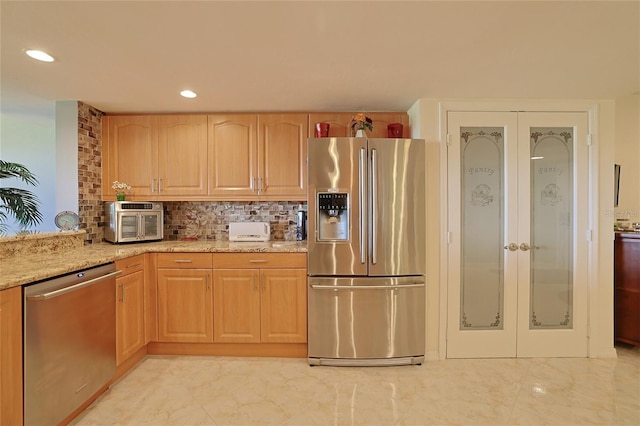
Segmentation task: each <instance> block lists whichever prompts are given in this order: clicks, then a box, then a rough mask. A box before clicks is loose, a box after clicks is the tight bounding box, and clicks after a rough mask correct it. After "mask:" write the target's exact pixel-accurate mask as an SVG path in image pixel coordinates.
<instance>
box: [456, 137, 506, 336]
mask: <svg viewBox="0 0 640 426" xmlns="http://www.w3.org/2000/svg"><path fill="white" fill-rule="evenodd" d="M460 133H461V134H460V136H461V141H460V145H461V156H462V158H461V163H462V167H461V171H462V176H461V181H462V194H461V195H462V200H461V206H462V260H461V261H462V283H461V290H460V305H461V309H460V329H461V330H464V329H476V330H482V329H500V330H501V329H502V328H503V321H502V319H503V318H504V298H503V295H504V267H503V256H504V249H503V245H504V244H503V240H504V237H503V228H504V223H503V210H504V207H503V200H504V194H503V185H502V181H503V174H504V173H503V167H502V165H503V163H504V154H503V153H504V149H503V134H504V129H503V128H497V127H495V128H492V127H477V128H473V127H462V128H461V129H460Z"/></svg>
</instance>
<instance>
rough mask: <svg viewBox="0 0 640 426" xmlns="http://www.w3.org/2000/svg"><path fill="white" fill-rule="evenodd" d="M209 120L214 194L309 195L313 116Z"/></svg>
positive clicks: (226, 196)
mask: <svg viewBox="0 0 640 426" xmlns="http://www.w3.org/2000/svg"><path fill="white" fill-rule="evenodd" d="M208 122H209V124H208V126H209V127H208V140H209V142H208V143H209V147H208V155H209V195H210V196H212V197H213V198H214V199H224V200H253V199H270V200H282V201H285V200H294V201H295V200H304V199H305V198H306V195H307V193H306V160H307V155H306V145H307V134H308V115H307V114H258V115H256V114H226V115H210V116H209V119H208Z"/></svg>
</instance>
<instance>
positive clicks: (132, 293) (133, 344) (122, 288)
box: [116, 270, 145, 365]
mask: <svg viewBox="0 0 640 426" xmlns="http://www.w3.org/2000/svg"><path fill="white" fill-rule="evenodd" d="M116 297H117V299H116V364H117V365H120V364H121V363H122V362H123V361H125V360H126V359H127V358H129V357H130V356H131V355H133V354H135V353H136V352H137V351H138V350H139V349H140V348H142V347H143V346H144V345H145V321H144V271H142V270H141V271H137V272H133V273H131V274H128V275H125V276H123V277H121V278H118V279H117V280H116Z"/></svg>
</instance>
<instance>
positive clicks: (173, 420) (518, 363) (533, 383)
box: [73, 346, 640, 425]
mask: <svg viewBox="0 0 640 426" xmlns="http://www.w3.org/2000/svg"><path fill="white" fill-rule="evenodd" d="M73 424H75V425H114V424H119V425H144V424H147V425H427V424H436V425H452V424H455V425H462V424H464V425H501V424H502V425H521V424H528V425H542V424H545V425H588V424H596V425H613V424H615V425H639V424H640V348H632V347H630V346H626V347H618V358H617V359H566V358H565V359H563V358H554V359H485V360H479V359H472V360H443V361H429V362H427V363H425V364H424V365H422V366H403V367H363V368H361V367H324V366H323V367H309V366H308V365H307V364H306V360H304V359H284V358H230V357H186V356H149V357H147V358H146V359H144V360H143V361H142V362H141V363H140V364H139V365H138V366H137V367H136V368H135V369H134V370H133V371H131V372H130V373H129V374H128V375H126V376H125V377H123V378H122V379H121V380H120V381H118V382H117V383H116V384H114V386H112V387H111V389H110V390H109V391H107V392H106V393H105V394H103V395H102V396H101V397H100V398H98V400H96V402H94V404H92V405H91V406H90V407H89V408H87V410H85V411H84V412H83V413H82V414H81V415H80V416H79V417H77V418H76V419H75V420H74V422H73Z"/></svg>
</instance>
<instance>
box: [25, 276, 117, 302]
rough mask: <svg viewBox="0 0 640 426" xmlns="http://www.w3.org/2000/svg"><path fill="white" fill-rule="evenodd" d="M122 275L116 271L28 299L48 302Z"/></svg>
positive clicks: (28, 297) (28, 298)
mask: <svg viewBox="0 0 640 426" xmlns="http://www.w3.org/2000/svg"><path fill="white" fill-rule="evenodd" d="M121 273H122V271H115V272H111V273H110V274H106V275H102V276H101V277H97V278H94V279H91V280H88V281H83V282H81V283H78V284H76V285H72V286H69V287H64V288H61V289H58V290H54V291H49V292H47V293H41V294H34V295H32V296H27V297H26V299H27V300H29V301H32V300H33V301H38V300H48V299H53V298H54V297H58V296H62V295H63V294H67V293H70V292H72V291H75V290H79V289H81V288H83V287H88V286H90V285H93V284H95V283H97V282H100V281H104V280H106V279H108V278H111V277H115V276H116V275H120V274H121Z"/></svg>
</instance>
